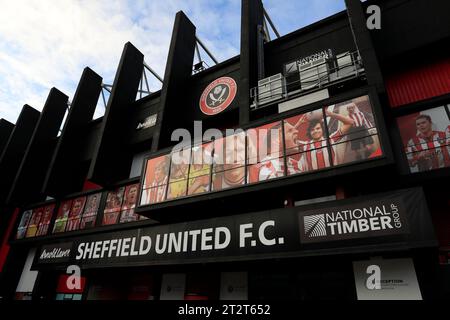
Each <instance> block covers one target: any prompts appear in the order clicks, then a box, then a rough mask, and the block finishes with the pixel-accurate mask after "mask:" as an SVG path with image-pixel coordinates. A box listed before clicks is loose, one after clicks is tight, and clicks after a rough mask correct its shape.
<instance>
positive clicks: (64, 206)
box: [53, 200, 72, 233]
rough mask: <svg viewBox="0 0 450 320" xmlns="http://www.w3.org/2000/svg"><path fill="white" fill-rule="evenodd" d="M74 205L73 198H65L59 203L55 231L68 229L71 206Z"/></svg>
mask: <svg viewBox="0 0 450 320" xmlns="http://www.w3.org/2000/svg"><path fill="white" fill-rule="evenodd" d="M71 207H72V200H64V201H62V202H61V204H60V205H59V209H58V213H57V215H56V219H55V224H54V226H53V233H58V232H64V231H65V230H66V224H67V220H68V218H69V213H70V208H71Z"/></svg>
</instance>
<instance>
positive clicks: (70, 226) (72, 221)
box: [66, 197, 86, 231]
mask: <svg viewBox="0 0 450 320" xmlns="http://www.w3.org/2000/svg"><path fill="white" fill-rule="evenodd" d="M85 203H86V197H80V198H76V199H75V200H73V203H72V208H71V210H70V213H69V218H68V220H67V227H66V231H74V230H78V229H79V228H80V220H81V214H82V212H83V209H84V205H85Z"/></svg>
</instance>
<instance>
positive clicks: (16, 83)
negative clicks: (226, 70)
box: [0, 0, 345, 123]
mask: <svg viewBox="0 0 450 320" xmlns="http://www.w3.org/2000/svg"><path fill="white" fill-rule="evenodd" d="M263 3H264V6H265V8H266V11H267V12H268V13H269V15H270V16H271V18H272V20H273V22H274V23H275V25H276V27H277V29H278V31H279V32H280V33H281V35H284V34H287V33H289V32H292V31H294V30H297V29H299V28H301V27H303V26H306V25H308V24H311V23H313V22H315V21H318V20H320V19H322V18H325V17H327V16H330V15H332V14H334V13H336V12H339V11H341V10H344V8H345V7H344V0H291V1H279V0H278V1H277V0H263ZM240 7H241V1H240V0H214V1H210V0H209V1H208V0H153V1H149V0H129V1H125V0H108V1H106V0H96V1H90V0H77V1H75V0H58V1H54V0H21V1H7V0H3V1H2V10H1V11H0V21H1V23H0V118H5V119H6V120H8V121H10V122H12V123H15V122H16V119H17V117H18V115H19V113H20V110H21V109H22V106H23V105H24V104H29V105H31V106H32V107H34V108H36V109H38V110H42V107H43V105H44V103H45V100H46V98H47V95H48V92H49V90H50V88H52V87H56V88H58V89H60V90H61V91H63V92H64V93H66V94H67V95H68V96H69V100H71V99H72V97H73V94H74V92H75V89H76V86H77V84H78V81H79V79H80V76H81V72H82V71H83V68H84V67H86V66H89V67H91V68H92V69H93V70H94V71H96V72H97V73H98V74H100V75H101V76H102V77H103V79H104V83H107V84H112V81H113V79H114V74H115V71H116V68H117V65H118V62H119V59H120V55H121V52H122V49H123V45H124V44H125V43H126V42H127V41H130V42H132V43H133V44H134V45H135V46H136V47H137V48H138V49H139V50H140V51H141V52H142V53H143V54H144V55H145V61H146V62H147V63H148V64H149V65H150V66H151V67H152V68H153V69H154V70H155V71H156V72H157V73H158V74H159V75H161V76H163V75H164V69H165V62H166V58H167V53H168V49H169V42H170V37H171V32H172V28H173V21H174V18H175V14H176V12H177V11H179V10H183V11H184V12H185V13H186V14H187V16H188V17H189V18H190V19H191V21H192V22H193V23H194V25H195V26H196V27H197V34H198V36H199V38H200V39H201V40H203V42H204V43H205V44H206V45H207V47H208V48H209V49H210V51H211V52H212V53H213V54H214V55H215V56H216V57H217V58H218V59H219V60H220V61H223V60H226V59H228V58H230V57H232V56H235V55H236V54H238V53H239V45H240V38H239V37H240V34H239V32H240V9H241V8H240ZM150 87H151V88H150V89H151V90H152V91H156V90H158V89H159V88H160V84H159V83H158V82H157V81H156V80H155V81H152V82H151V84H150ZM100 100H101V99H100ZM103 112H104V108H103V104H102V103H99V105H98V107H97V110H96V116H97V117H98V116H100V115H101V114H102V113H103Z"/></svg>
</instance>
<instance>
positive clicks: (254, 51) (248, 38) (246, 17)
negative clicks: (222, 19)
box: [238, 0, 264, 126]
mask: <svg viewBox="0 0 450 320" xmlns="http://www.w3.org/2000/svg"><path fill="white" fill-rule="evenodd" d="M241 11H242V20H241V56H240V62H241V81H240V88H239V92H238V95H239V96H238V97H239V107H240V108H239V125H241V126H242V125H245V124H247V123H248V122H249V120H250V108H249V106H250V104H251V101H250V88H252V87H255V86H256V85H257V83H258V80H259V79H260V78H259V77H261V78H262V77H263V75H261V74H260V75H259V74H258V64H259V63H261V61H262V63H263V61H264V60H263V52H261V51H260V50H258V26H262V24H263V21H264V14H263V5H262V2H261V0H255V1H252V0H243V1H242V8H241Z"/></svg>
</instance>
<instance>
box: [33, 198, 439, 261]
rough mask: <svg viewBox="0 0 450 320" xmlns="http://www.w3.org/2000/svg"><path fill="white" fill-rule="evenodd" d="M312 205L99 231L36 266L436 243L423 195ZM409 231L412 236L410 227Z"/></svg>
mask: <svg viewBox="0 0 450 320" xmlns="http://www.w3.org/2000/svg"><path fill="white" fill-rule="evenodd" d="M315 207H317V209H313V210H311V209H307V210H304V209H302V207H297V208H285V209H278V210H270V211H264V212H256V213H251V214H244V215H237V216H230V217H221V218H215V219H208V220H200V221H191V222H185V223H178V224H170V225H160V226H149V227H144V228H138V229H132V230H124V231H117V232H110V233H104V234H98V233H97V234H94V235H89V236H85V237H82V238H77V239H71V240H70V241H61V242H60V243H53V244H47V245H45V246H43V247H41V250H40V253H39V254H38V255H37V256H36V259H35V263H34V266H35V267H40V266H44V265H47V266H48V265H52V264H77V265H81V266H85V267H89V266H91V267H94V266H95V267H101V266H111V265H117V266H132V265H164V264H180V263H198V262H202V263H203V262H218V261H241V260H249V259H255V258H275V257H295V256H303V255H311V254H312V253H313V252H314V251H318V252H319V251H320V250H321V249H330V248H339V249H340V250H341V249H342V251H345V246H346V245H347V244H346V243H343V242H342V240H351V239H354V240H355V241H358V243H357V245H358V246H360V247H361V249H363V248H364V239H369V238H372V239H378V241H379V243H380V245H382V244H391V245H392V243H395V242H396V241H397V242H402V243H405V242H406V243H407V242H408V241H411V242H415V243H417V242H418V241H424V242H427V241H428V242H429V241H430V240H431V241H433V240H434V234H433V233H432V231H430V230H432V229H431V222H430V216H429V213H428V211H427V208H426V205H425V201H424V197H423V193H422V190H421V189H408V190H400V191H396V192H391V193H389V194H381V195H373V196H368V197H364V198H352V199H346V200H342V201H333V202H328V203H323V204H320V205H315ZM411 219H413V220H415V223H414V224H411V223H409V221H411ZM412 225H414V226H415V227H414V228H415V229H414V230H411V229H410V227H409V226H412ZM417 228H422V230H419V229H417ZM424 228H425V229H426V230H425V229H424ZM428 229H430V230H428ZM310 243H311V244H313V245H314V246H313V247H311V246H310V245H309V244H310ZM318 246H319V247H318ZM354 246H355V243H352V247H354Z"/></svg>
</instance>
